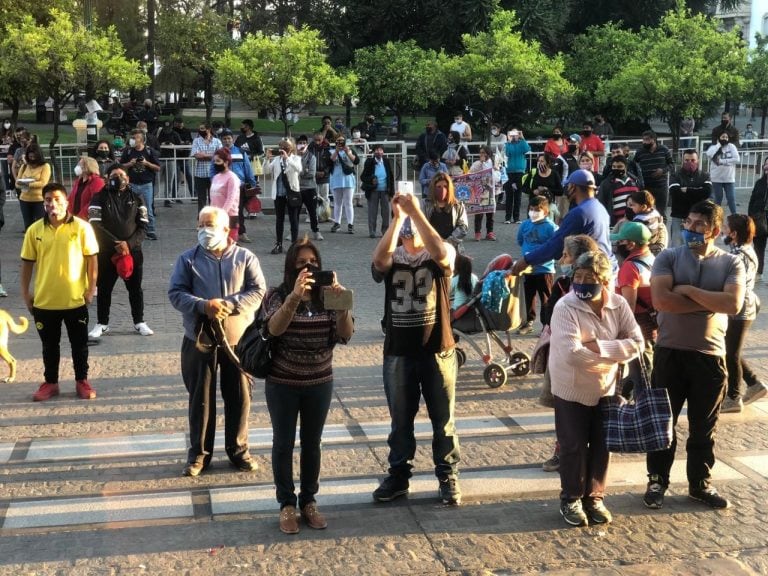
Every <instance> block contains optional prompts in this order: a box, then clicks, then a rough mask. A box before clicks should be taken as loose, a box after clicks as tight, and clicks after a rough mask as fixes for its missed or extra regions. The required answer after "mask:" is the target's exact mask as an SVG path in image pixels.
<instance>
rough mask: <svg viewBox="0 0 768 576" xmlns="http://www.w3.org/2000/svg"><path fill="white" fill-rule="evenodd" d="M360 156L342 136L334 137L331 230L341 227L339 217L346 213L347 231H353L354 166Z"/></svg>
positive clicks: (332, 150)
mask: <svg viewBox="0 0 768 576" xmlns="http://www.w3.org/2000/svg"><path fill="white" fill-rule="evenodd" d="M359 163H360V157H359V156H358V155H357V153H356V152H355V151H354V150H353V149H352V148H351V147H349V146H347V141H346V139H345V138H344V136H338V137H337V139H336V148H335V149H333V148H332V149H331V165H330V168H331V191H332V192H333V226H331V232H336V231H338V230H339V228H341V218H342V216H343V214H346V215H347V232H349V233H350V234H354V233H355V208H354V206H353V203H352V201H353V199H354V194H355V188H357V181H356V178H355V166H357V165H358V164H359Z"/></svg>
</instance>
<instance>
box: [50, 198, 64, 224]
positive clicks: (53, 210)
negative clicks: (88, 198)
mask: <svg viewBox="0 0 768 576" xmlns="http://www.w3.org/2000/svg"><path fill="white" fill-rule="evenodd" d="M45 213H46V214H48V217H49V218H55V219H56V220H60V219H62V218H64V216H66V214H67V201H66V200H62V201H61V202H52V203H50V204H45Z"/></svg>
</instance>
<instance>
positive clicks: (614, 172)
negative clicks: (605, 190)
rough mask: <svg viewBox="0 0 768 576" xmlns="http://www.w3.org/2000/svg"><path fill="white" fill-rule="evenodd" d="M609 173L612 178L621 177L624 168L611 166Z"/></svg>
mask: <svg viewBox="0 0 768 576" xmlns="http://www.w3.org/2000/svg"><path fill="white" fill-rule="evenodd" d="M611 174H612V175H613V177H614V178H621V177H622V176H624V170H621V169H617V168H612V169H611Z"/></svg>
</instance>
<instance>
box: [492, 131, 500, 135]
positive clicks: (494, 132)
mask: <svg viewBox="0 0 768 576" xmlns="http://www.w3.org/2000/svg"><path fill="white" fill-rule="evenodd" d="M491 134H493V135H494V136H498V135H499V131H498V130H491Z"/></svg>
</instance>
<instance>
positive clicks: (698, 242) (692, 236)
mask: <svg viewBox="0 0 768 576" xmlns="http://www.w3.org/2000/svg"><path fill="white" fill-rule="evenodd" d="M682 234H683V242H685V245H686V246H688V248H700V247H701V246H704V244H705V243H706V242H705V241H704V234H701V233H700V232H694V231H693V230H686V229H685V228H683V230H682Z"/></svg>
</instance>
